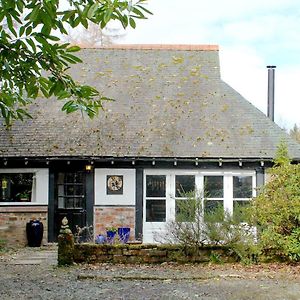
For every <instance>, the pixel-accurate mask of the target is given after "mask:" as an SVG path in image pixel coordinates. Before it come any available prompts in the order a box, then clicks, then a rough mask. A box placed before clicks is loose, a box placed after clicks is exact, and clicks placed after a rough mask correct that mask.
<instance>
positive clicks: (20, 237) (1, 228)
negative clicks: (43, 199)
mask: <svg viewBox="0 0 300 300" xmlns="http://www.w3.org/2000/svg"><path fill="white" fill-rule="evenodd" d="M47 215H48V208H47V206H15V207H14V206H9V207H7V206H2V207H0V239H2V240H5V241H6V243H7V245H8V246H12V247H15V246H26V245H27V237H26V223H27V222H29V221H30V220H32V219H38V220H40V221H41V222H43V225H44V235H43V242H42V243H43V244H45V243H47V241H48V236H47V232H48V229H47V227H48V226H47V222H48V220H47Z"/></svg>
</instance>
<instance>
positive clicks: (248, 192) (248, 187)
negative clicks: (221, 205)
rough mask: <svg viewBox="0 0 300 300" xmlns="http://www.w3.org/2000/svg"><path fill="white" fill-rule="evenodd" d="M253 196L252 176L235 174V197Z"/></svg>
mask: <svg viewBox="0 0 300 300" xmlns="http://www.w3.org/2000/svg"><path fill="white" fill-rule="evenodd" d="M251 197H252V176H233V198H251Z"/></svg>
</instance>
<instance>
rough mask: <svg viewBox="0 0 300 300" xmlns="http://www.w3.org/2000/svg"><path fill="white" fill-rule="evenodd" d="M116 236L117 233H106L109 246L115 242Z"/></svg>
mask: <svg viewBox="0 0 300 300" xmlns="http://www.w3.org/2000/svg"><path fill="white" fill-rule="evenodd" d="M116 234H117V233H116V232H115V231H106V236H107V239H106V240H107V242H108V243H109V244H112V243H113V242H114V239H115V236H116Z"/></svg>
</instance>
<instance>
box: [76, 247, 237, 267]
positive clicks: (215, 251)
mask: <svg viewBox="0 0 300 300" xmlns="http://www.w3.org/2000/svg"><path fill="white" fill-rule="evenodd" d="M212 255H214V256H215V257H216V256H217V257H218V258H219V259H221V260H222V261H223V262H229V261H234V259H233V258H232V257H230V256H228V249H227V248H226V247H222V246H204V247H202V248H200V249H199V255H198V256H193V255H191V253H189V250H188V249H185V248H183V247H181V246H179V245H157V244H155V245H154V244H139V245H128V244H125V245H106V244H104V245H95V244H75V247H74V262H76V263H91V264H94V263H104V262H105V263H107V262H110V263H133V264H135V263H163V262H179V263H187V262H199V263H200V262H209V261H211V256H212Z"/></svg>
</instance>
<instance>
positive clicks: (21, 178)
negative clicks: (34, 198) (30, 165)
mask: <svg viewBox="0 0 300 300" xmlns="http://www.w3.org/2000/svg"><path fill="white" fill-rule="evenodd" d="M32 182H33V173H9V174H3V173H2V174H0V188H1V192H0V201H1V202H6V201H7V202H13V201H15V202H16V201H17V202H18V201H26V202H30V201H31V190H32Z"/></svg>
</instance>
